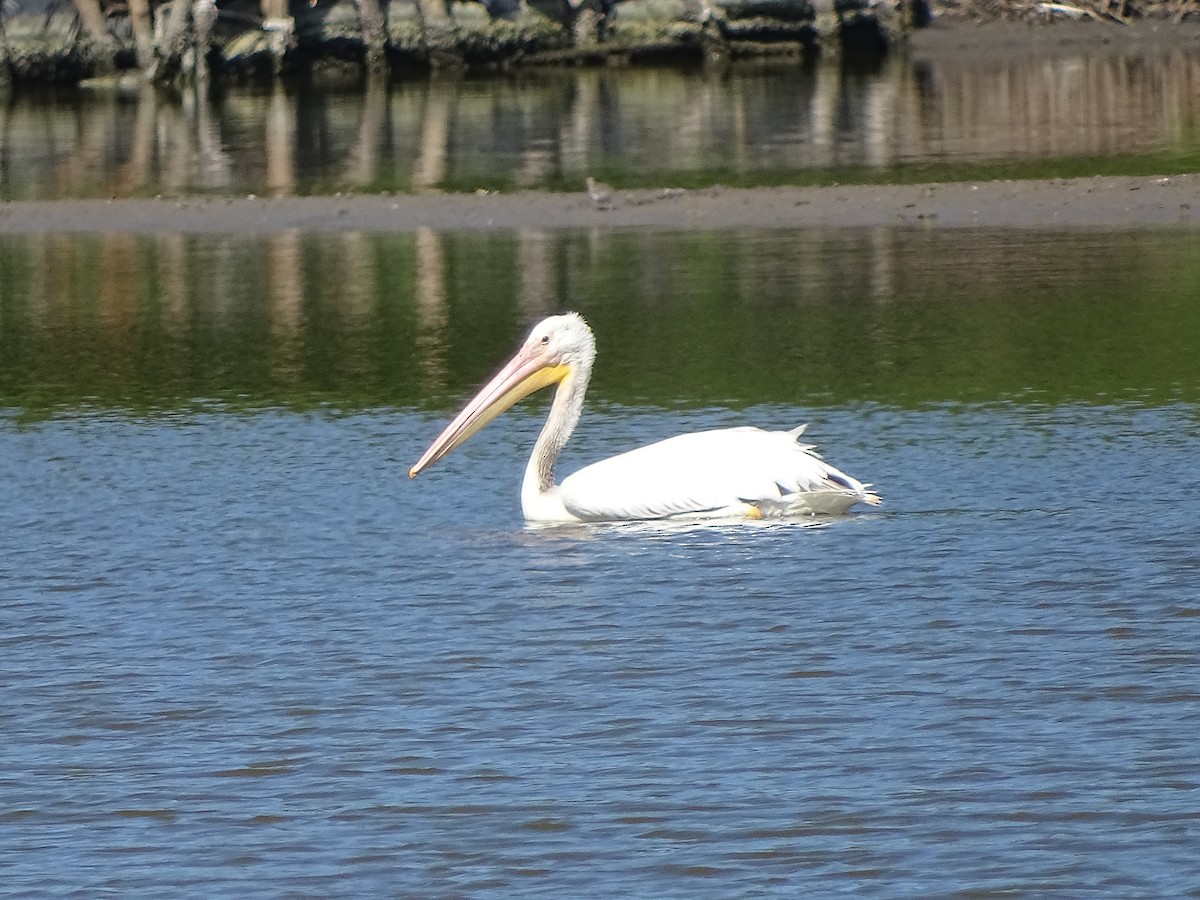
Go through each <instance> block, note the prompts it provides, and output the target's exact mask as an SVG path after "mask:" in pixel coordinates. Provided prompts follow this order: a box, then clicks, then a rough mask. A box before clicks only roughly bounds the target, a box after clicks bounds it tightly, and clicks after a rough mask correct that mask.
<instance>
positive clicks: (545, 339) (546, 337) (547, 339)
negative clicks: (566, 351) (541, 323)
mask: <svg viewBox="0 0 1200 900" xmlns="http://www.w3.org/2000/svg"><path fill="white" fill-rule="evenodd" d="M548 343H550V335H548V334H543V335H542V345H543V346H545V345H546V344H548Z"/></svg>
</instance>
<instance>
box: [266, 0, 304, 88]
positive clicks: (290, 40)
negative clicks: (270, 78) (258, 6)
mask: <svg viewBox="0 0 1200 900" xmlns="http://www.w3.org/2000/svg"><path fill="white" fill-rule="evenodd" d="M262 15H263V24H262V27H263V31H265V32H266V33H267V52H268V53H270V54H271V65H272V68H273V69H274V72H275V74H276V75H279V73H280V72H282V71H283V60H284V57H286V56H287V54H288V52H289V51H290V50H291V49H292V48H293V47H294V46H295V45H296V20H295V19H293V18H292V17H291V16H289V15H288V4H287V0H262Z"/></svg>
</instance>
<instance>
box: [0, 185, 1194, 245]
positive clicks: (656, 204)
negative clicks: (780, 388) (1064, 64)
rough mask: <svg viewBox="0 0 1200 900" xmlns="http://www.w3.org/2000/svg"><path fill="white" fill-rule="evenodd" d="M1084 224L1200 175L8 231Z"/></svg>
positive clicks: (123, 213) (346, 204)
mask: <svg viewBox="0 0 1200 900" xmlns="http://www.w3.org/2000/svg"><path fill="white" fill-rule="evenodd" d="M886 225H911V226H914V227H937V228H964V227H1000V228H1004V227H1012V228H1035V227H1053V226H1061V227H1080V228H1113V227H1130V226H1189V227H1196V226H1197V225H1200V175H1174V176H1170V177H1095V178H1076V179H1053V180H1049V181H995V182H963V183H947V184H923V185H847V186H832V187H779V188H749V189H729V188H709V189H704V190H693V191H686V192H662V191H618V192H617V195H616V198H615V201H614V204H613V207H612V208H611V209H605V210H599V209H595V208H593V206H592V205H591V203H590V202H589V200H588V199H587V197H586V196H585V195H584V194H583V192H582V191H581V192H580V193H578V194H552V193H535V192H529V193H513V194H482V195H473V194H466V195H463V194H417V195H372V196H354V195H339V196H330V197H285V198H278V199H266V198H257V197H243V198H228V199H226V198H194V197H193V198H183V199H153V200H151V199H146V200H133V199H124V200H59V201H11V202H7V203H3V204H0V233H4V234H35V233H42V232H84V233H115V232H126V233H134V234H146V233H155V232H177V233H185V234H204V233H221V232H237V233H245V234H256V233H270V232H278V231H287V230H298V231H305V232H318V233H320V232H326V233H328V232H344V231H366V232H407V231H413V230H416V229H419V228H431V229H435V230H439V231H440V230H446V231H462V230H467V231H486V230H500V229H508V228H540V229H555V228H595V227H608V228H653V229H672V230H674V229H686V230H710V229H712V230H718V229H724V228H792V227H805V226H814V227H834V228H836V227H847V228H850V227H871V226H886Z"/></svg>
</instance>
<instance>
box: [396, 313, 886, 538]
mask: <svg viewBox="0 0 1200 900" xmlns="http://www.w3.org/2000/svg"><path fill="white" fill-rule="evenodd" d="M595 358H596V344H595V339H594V338H593V336H592V331H591V329H590V328H588V326H587V323H586V322H584V321H583V319H582V317H580V316H579V315H577V314H575V313H567V314H566V315H562V316H552V317H550V318H549V319H546V320H545V321H543V322H540V323H539V324H538V325H537V326H536V327H535V328H534V329H533V331H532V332H530V334H529V337H528V339H527V340H526V341H525V343H524V344H523V345H522V346H521V349H520V350H518V351H517V355H516V356H514V357H513V359H512V360H511V361H510V362H509V363H508V364H507V365H506V366H505V367H504V368H503V369H501V370H500V371H499V372H498V373H497V374H496V376H495V377H494V378H493V379H492V380H491V381H489V382H488V383H487V384H486V385H484V386H483V388H482V389H480V391H479V393H478V394H476V395H475V397H474V398H472V400H471V401H470V402H469V403H468V404H467V405H466V406H465V407H464V408H463V410H462V411H461V412H460V413H459V414H458V415H457V416H455V418H454V419H453V421H451V422H450V424H449V425H447V426H446V428H445V430H444V431H443V432H442V433H441V435H439V436H438V438H437V440H435V441H434V442H433V444H432V445H430V447H429V449H428V450H426V451H425V455H424V456H422V457H421V459H420V460H419V461H418V462H417V464H416V465H414V466H413V467H412V469H410V470H409V476H410V477H415V476H416V475H417V473H419V472H420V471H421V470H422V469H424V468H425V467H426V466H430V465H432V464H433V463H435V462H437V460H439V459H441V458H442V457H443V456H445V455H446V454H447V453H449V452H450V451H451V450H453V449H454V448H455V447H457V446H458V445H459V444H461V443H462V442H463V441H465V440H467V438H469V437H470V436H471V435H472V434H474V433H475V432H477V431H478V430H479V429H480V428H482V427H483V426H484V425H486V424H487V423H488V422H490V421H491V420H492V419H494V418H495V417H496V416H498V415H499V414H500V413H502V412H503V411H504V410H506V409H508V408H509V407H510V406H512V405H513V404H514V403H516V402H517V401H518V400H520V399H521V398H522V397H524V396H526V395H528V394H530V393H532V392H533V391H535V390H538V389H539V388H542V387H546V386H547V385H550V384H557V385H558V388H557V390H556V391H555V394H554V402H553V403H552V404H551V407H550V414H549V416H548V417H547V418H546V424H545V426H544V427H543V428H542V432H541V434H540V435H538V439H537V443H536V444H535V445H534V448H533V454H532V455H531V456H530V458H529V464H528V466H526V468H525V478H524V480H523V481H522V484H521V508H522V510H523V512H524V513H525V518H526V519H527V520H528V521H530V522H612V521H630V520H645V519H668V518H753V519H763V518H783V517H787V516H796V515H812V514H821V515H835V514H838V513H843V512H845V511H846V510H847V509H849V508H850V507H851V506H853V505H854V504H855V503H867V504H871V505H875V504H878V503H879V502H880V499H879V496H878V495H877V494H875V493H874V492H873V491H870V490H868V488H869V485H865V484H863V483H861V482H860V481H858V480H857V479H854V478H851V477H850V476H849V475H847V474H845V473H844V472H840V471H838V470H837V469H835V468H834V467H833V466H831V465H829V464H828V463H826V462H824V461H823V460H822V459H821V458H820V456H818V455H817V453H816V452H815V451H814V450H813V449H812V447H809V446H805V445H803V444H801V443H799V442H798V440H797V438H799V436H800V434H801V433H802V432H803V431H804V428H803V426H802V427H800V428H797V429H795V430H793V431H763V430H762V429H761V428H723V429H719V430H716V431H701V432H696V433H694V434H683V435H680V436H679V437H674V438H669V439H668V440H665V441H659V442H658V443H656V444H650V445H649V446H647V447H642V448H640V449H638V450H631V451H629V452H628V453H622V454H621V455H619V456H614V457H612V458H611V459H606V460H603V461H602V462H598V463H595V464H593V465H590V466H585V467H584V468H582V469H580V470H579V471H578V472H576V473H575V474H573V475H570V476H568V477H567V478H566V479H564V480H563V483H562V484H561V485H559V484H555V482H554V462H555V460H556V459H557V458H558V454H559V452H560V451H561V450H562V448H563V447H564V446H565V445H566V443H567V439H568V438H569V437H570V436H571V432H572V431H573V430H574V428H575V425H576V423H577V422H578V421H579V416H580V414H581V413H582V411H583V396H584V393H585V392H586V390H587V385H588V380H589V379H590V378H591V374H592V363H593V362H594V361H595Z"/></svg>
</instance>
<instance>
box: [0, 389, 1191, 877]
mask: <svg viewBox="0 0 1200 900" xmlns="http://www.w3.org/2000/svg"><path fill="white" fill-rule="evenodd" d="M745 417H746V418H747V419H750V420H753V421H756V422H760V423H762V424H779V425H790V424H791V423H792V422H794V421H796V420H798V419H800V418H811V419H813V420H814V421H813V427H812V433H813V437H814V439H816V440H818V441H819V442H820V444H821V445H822V446H823V447H825V448H826V449H827V450H828V451H829V454H830V456H831V457H832V458H834V459H835V460H836V461H838V462H839V463H841V464H843V465H845V466H846V467H847V468H848V469H849V470H850V471H852V472H854V473H856V474H859V475H861V476H863V477H869V478H871V479H872V480H874V481H875V482H876V483H877V484H878V485H879V487H880V489H881V490H882V491H883V492H884V494H885V496H886V498H887V504H888V505H887V506H886V507H884V509H883V511H881V512H874V511H872V512H871V513H869V514H864V515H857V516H854V517H851V518H849V519H847V520H845V521H839V522H837V523H836V524H833V525H829V526H826V527H817V528H811V527H810V528H806V527H800V526H776V527H750V528H720V527H706V528H694V529H663V528H657V527H653V526H642V527H616V526H614V527H602V528H586V529H583V528H581V529H540V530H530V529H526V528H524V527H522V525H521V524H520V521H519V511H518V505H517V501H516V497H515V487H516V478H517V475H518V471H519V467H520V461H519V457H520V455H521V454H522V452H523V450H524V448H525V447H526V446H527V444H528V441H529V439H530V438H531V436H532V434H533V432H534V431H535V429H536V428H537V427H538V426H539V419H538V416H537V414H536V412H534V411H529V412H527V413H525V414H518V415H517V416H516V417H515V418H512V419H511V420H509V421H508V422H507V423H504V422H502V423H498V424H497V425H495V426H493V429H494V433H493V434H492V436H491V437H492V439H491V440H482V441H477V442H476V443H474V444H469V445H468V446H467V447H465V448H463V450H461V451H460V452H459V453H458V454H456V455H455V456H453V457H451V458H450V459H449V460H446V461H445V462H444V463H443V464H442V466H441V467H439V468H436V469H434V470H433V471H431V472H430V473H429V474H428V476H427V477H424V476H423V478H422V479H420V480H418V481H416V482H412V483H409V482H408V481H407V479H405V478H404V477H403V469H404V466H405V465H406V464H407V463H408V462H410V461H411V459H412V457H413V454H414V451H416V450H417V449H418V448H420V447H421V445H422V444H423V443H424V442H425V441H426V440H427V439H428V438H429V436H430V435H431V434H432V433H434V432H435V431H436V429H437V428H438V427H439V423H440V421H441V417H440V416H437V415H424V414H415V413H412V412H403V411H388V410H381V411H375V412H371V411H365V412H362V413H357V414H353V415H344V416H334V415H328V414H320V413H313V414H300V413H289V412H260V413H255V414H231V413H224V412H221V411H210V412H200V413H189V414H181V415H178V416H163V417H155V418H151V419H130V418H127V417H123V416H111V415H103V414H96V415H89V416H83V417H68V418H60V419H55V420H52V421H48V422H43V423H39V424H33V425H28V426H20V425H17V424H16V423H14V422H13V421H11V420H9V421H7V422H6V423H5V424H4V425H3V427H2V428H0V459H2V460H3V461H4V473H3V479H2V480H0V523H2V525H0V559H2V560H3V563H2V565H0V596H2V597H3V605H2V606H0V616H2V617H3V629H2V637H0V640H2V642H3V645H4V646H3V653H2V654H0V673H2V674H0V723H2V727H3V731H4V733H5V735H6V737H5V740H4V742H3V744H2V745H0V796H2V797H3V810H2V815H3V820H4V822H5V827H4V829H3V834H4V837H3V838H0V846H3V847H4V848H5V849H6V852H5V858H6V869H7V872H6V875H5V880H4V890H5V892H11V893H12V894H14V895H22V896H30V895H35V894H39V893H44V894H57V893H61V892H64V891H67V890H76V891H80V892H82V893H83V894H85V895H90V896H95V895H96V894H99V893H104V892H107V891H112V892H116V893H118V894H124V895H129V894H140V895H146V894H151V893H162V892H167V893H197V892H203V893H204V895H205V896H245V894H246V893H247V891H249V892H252V893H255V894H256V895H264V894H268V895H288V896H296V895H305V896H347V897H349V896H365V895H396V894H416V893H430V892H435V891H436V892H440V893H466V892H469V893H476V892H487V893H497V894H502V895H503V894H513V893H522V894H543V895H546V896H563V895H564V894H572V893H577V892H580V891H583V890H585V889H586V890H589V891H592V892H596V891H598V892H600V893H602V894H606V895H631V894H642V893H647V892H650V891H654V892H657V893H665V894H669V895H683V894H686V895H704V896H730V895H734V894H749V893H755V892H761V891H766V892H772V893H774V892H779V893H795V892H798V891H799V892H808V893H832V892H834V891H855V892H860V893H863V892H865V893H874V894H881V895H888V896H894V895H896V894H899V893H915V894H923V895H928V894H931V893H946V892H955V891H975V892H982V893H987V892H1001V891H1010V890H1015V891H1018V892H1020V893H1023V894H1045V893H1055V894H1066V893H1073V892H1074V893H1080V892H1092V891H1094V890H1097V889H1100V890H1104V891H1106V892H1109V893H1111V894H1114V895H1122V896H1130V895H1135V894H1136V895H1144V896H1149V895H1154V896H1166V895H1179V894H1182V893H1186V892H1187V891H1192V890H1195V889H1196V887H1197V886H1198V885H1200V863H1198V862H1197V856H1196V848H1197V842H1198V841H1200V806H1198V804H1197V797H1198V796H1200V770H1198V766H1197V757H1196V752H1195V735H1196V733H1197V730H1198V729H1200V651H1198V648H1200V605H1198V603H1197V597H1198V596H1200V550H1198V549H1197V548H1198V547H1200V534H1198V530H1200V529H1198V526H1197V522H1200V488H1198V487H1197V484H1196V481H1195V479H1194V477H1193V475H1192V473H1194V467H1195V455H1196V446H1197V444H1196V441H1197V424H1196V416H1195V411H1194V409H1193V408H1191V407H1188V406H1168V407H1163V408H1139V407H1138V406H1135V405H1128V406H1109V407H1094V406H1078V405H1067V406H1061V407H1043V406H1032V407H1020V406H1013V405H1008V404H999V405H994V406H978V407H975V406H973V407H948V408H927V409H921V410H912V411H903V410H897V409H889V408H879V407H873V406H864V407H856V408H847V409H837V410H822V411H820V412H819V413H812V412H811V411H806V410H801V409H796V408H789V407H777V406H771V407H754V408H751V409H749V410H747V411H746V413H745ZM589 418H590V419H591V420H592V421H591V422H590V425H591V426H592V427H591V428H590V429H588V431H587V432H585V433H584V434H582V435H581V436H580V439H579V441H578V444H579V446H578V448H576V449H577V455H578V456H579V457H580V458H592V457H597V456H601V455H604V454H606V453H610V452H613V451H614V450H617V449H619V448H623V447H626V446H628V445H631V444H633V443H635V442H637V441H639V440H642V439H646V438H649V437H651V436H657V435H658V434H660V433H661V432H664V431H669V430H675V429H679V430H687V429H694V428H699V427H703V426H705V425H706V424H709V423H711V422H712V421H713V418H714V416H713V414H712V413H709V412H662V411H654V410H649V409H615V410H612V411H609V412H606V413H594V414H592V415H591V416H590V417H589ZM718 418H720V417H718Z"/></svg>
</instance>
